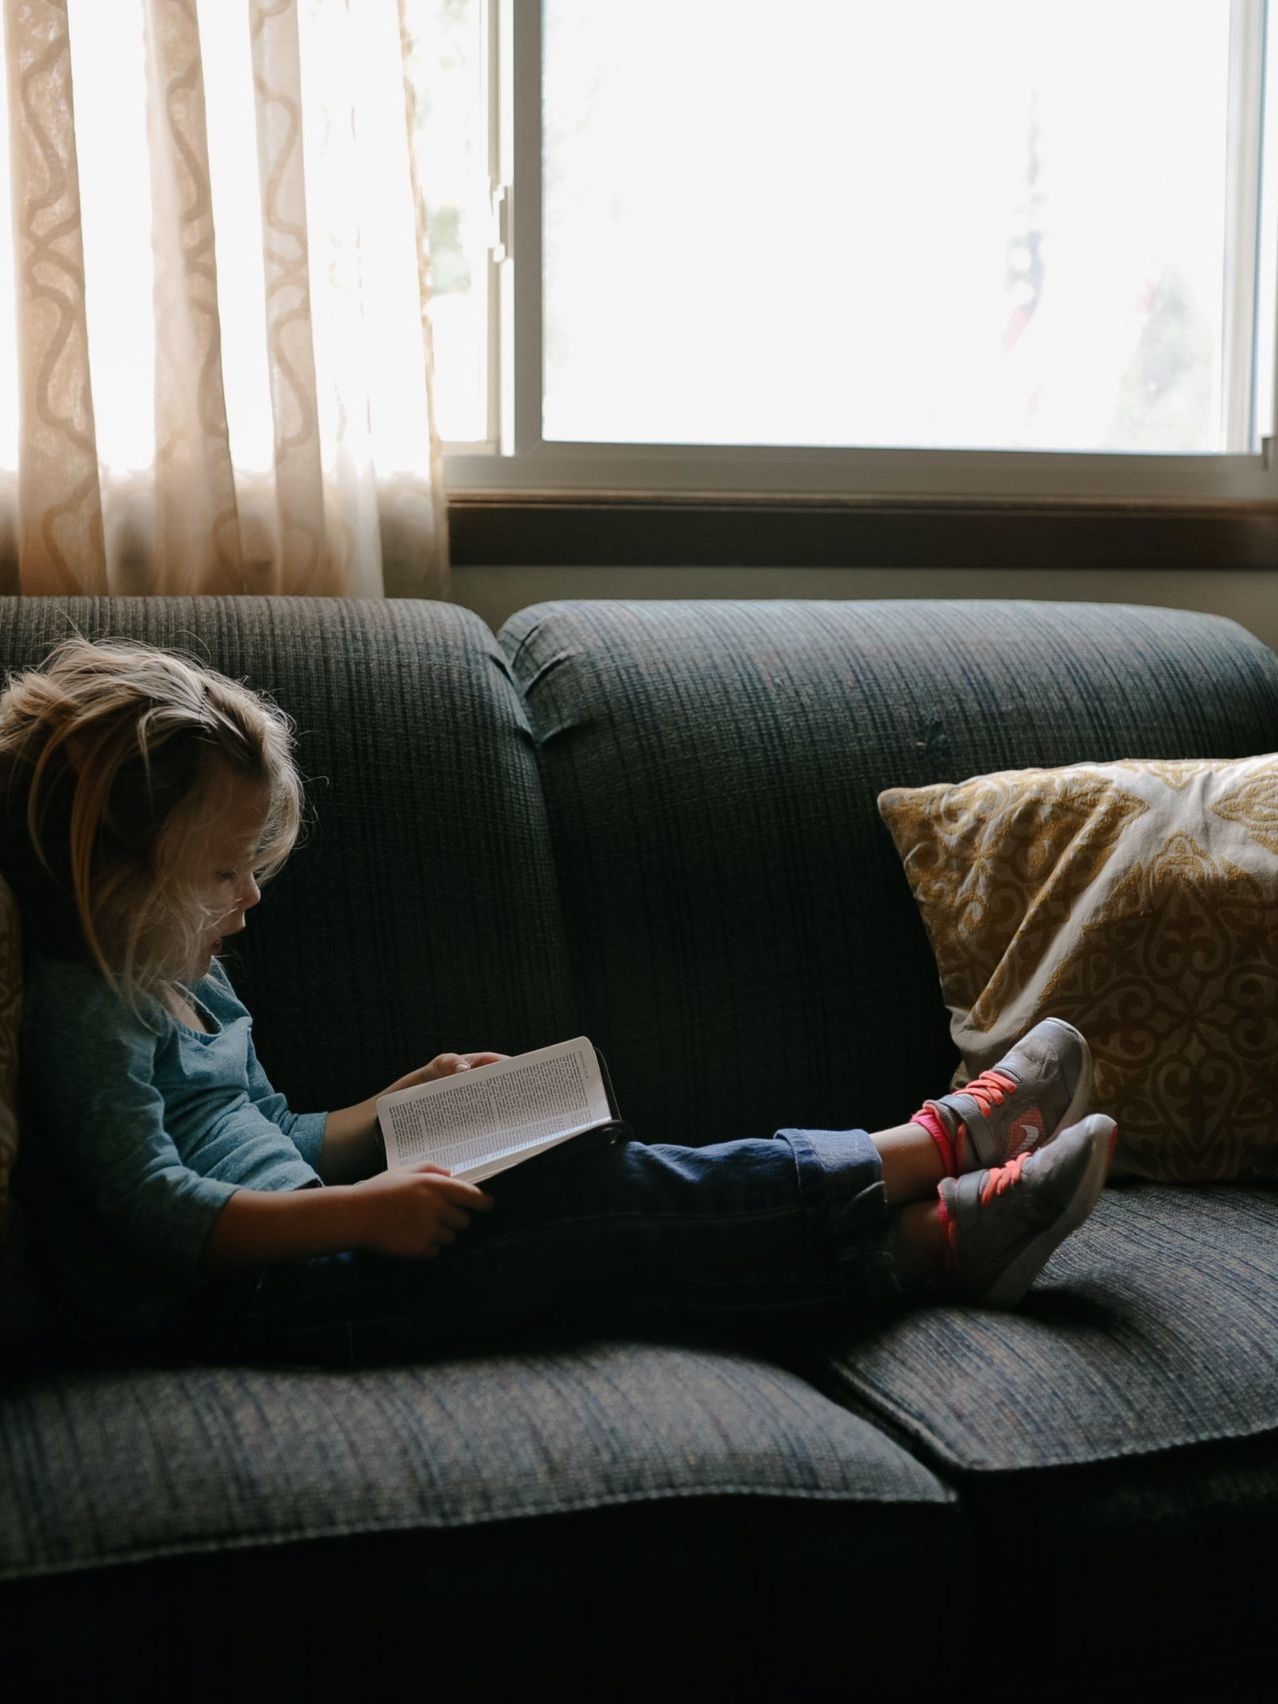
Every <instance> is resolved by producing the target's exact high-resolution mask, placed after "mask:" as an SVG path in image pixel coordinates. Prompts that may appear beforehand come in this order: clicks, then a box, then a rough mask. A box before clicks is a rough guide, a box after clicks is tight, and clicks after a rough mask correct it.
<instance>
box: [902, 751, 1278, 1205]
mask: <svg viewBox="0 0 1278 1704" xmlns="http://www.w3.org/2000/svg"><path fill="white" fill-rule="evenodd" d="M879 809H880V811H881V813H882V816H883V819H884V821H885V822H886V823H887V826H888V828H889V830H890V832H891V834H892V838H893V840H894V842H895V844H896V848H897V851H898V852H899V854H900V856H901V858H902V861H903V863H904V867H905V873H906V876H907V878H908V880H909V883H910V886H911V889H912V891H913V893H914V897H915V900H916V902H917V904H918V906H919V909H920V912H921V913H922V916H923V921H924V923H925V925H926V927H927V931H928V935H929V937H930V939H931V942H932V946H933V950H934V951H935V954H936V961H937V969H938V971H939V974H940V980H941V988H942V992H943V995H944V998H945V1002H946V1004H947V1006H948V1007H949V1009H950V1014H951V1030H952V1033H953V1036H954V1040H955V1043H956V1045H957V1046H958V1049H959V1052H960V1053H961V1055H962V1068H961V1070H960V1073H959V1078H960V1080H965V1079H966V1078H967V1077H968V1076H974V1075H975V1074H976V1073H977V1072H978V1071H983V1070H985V1069H986V1068H987V1067H988V1066H990V1065H992V1064H994V1063H995V1062H996V1061H997V1060H998V1058H999V1057H1000V1056H1001V1055H1002V1054H1003V1053H1004V1052H1006V1050H1007V1048H1008V1047H1009V1046H1010V1045H1011V1044H1012V1043H1013V1042H1014V1041H1015V1040H1017V1039H1018V1037H1020V1036H1021V1035H1023V1034H1024V1033H1025V1031H1026V1030H1027V1029H1029V1028H1030V1026H1031V1025H1032V1024H1034V1023H1036V1022H1037V1021H1038V1020H1039V1019H1040V1018H1041V1017H1046V1016H1048V1015H1049V1014H1054V1015H1056V1016H1058V1017H1062V1018H1065V1019H1067V1020H1068V1021H1069V1022H1070V1023H1072V1024H1075V1025H1077V1027H1078V1028H1079V1029H1080V1030H1082V1032H1083V1034H1084V1035H1085V1036H1086V1037H1087V1039H1088V1042H1089V1043H1090V1045H1091V1048H1092V1053H1093V1056H1094V1058H1095V1062H1096V1084H1095V1092H1094V1096H1093V1106H1094V1108H1095V1110H1098V1111H1104V1112H1108V1113H1110V1114H1111V1115H1112V1116H1113V1117H1114V1118H1115V1119H1116V1120H1117V1121H1118V1149H1117V1152H1116V1154H1115V1159H1114V1172H1115V1174H1116V1175H1119V1174H1123V1173H1126V1174H1127V1175H1130V1176H1142V1177H1155V1178H1164V1179H1168V1180H1175V1181H1178V1182H1190V1181H1205V1180H1209V1179H1211V1180H1218V1179H1226V1178H1278V757H1276V756H1264V757H1254V758H1243V759H1238V760H1229V761H1226V760H1220V761H1186V762H1159V763H1155V762H1137V761H1131V762H1124V763H1110V764H1077V765H1074V766H1073V767H1071V768H1066V769H1025V770H1009V771H1006V772H1004V773H1002V774H998V775H983V776H979V777H977V778H976V779H975V780H972V781H965V782H961V783H958V784H956V785H952V786H951V785H945V784H942V785H939V786H935V787H920V788H894V789H892V790H890V791H888V792H886V793H884V794H882V795H881V796H880V799H879Z"/></svg>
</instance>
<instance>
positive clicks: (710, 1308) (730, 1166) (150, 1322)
mask: <svg viewBox="0 0 1278 1704" xmlns="http://www.w3.org/2000/svg"><path fill="white" fill-rule="evenodd" d="M0 799H2V800H3V806H4V809H3V814H2V822H3V827H2V829H0V868H2V869H3V872H4V874H5V876H6V877H7V878H8V880H9V882H10V883H11V885H12V886H13V888H14V890H15V892H16V894H17V896H18V901H19V904H20V907H21V910H22V913H23V920H24V931H25V938H26V944H27V955H26V960H27V962H26V1006H25V1025H24V1054H23V1085H24V1097H25V1105H26V1111H27V1125H26V1131H25V1134H24V1141H23V1146H22V1149H21V1153H20V1161H19V1171H18V1177H17V1179H16V1187H17V1189H18V1192H19V1194H20V1196H21V1197H22V1199H23V1200H24V1202H25V1204H26V1206H27V1208H28V1210H29V1213H30V1215H31V1220H32V1225H33V1229H34V1232H35V1244H36V1248H37V1250H38V1253H39V1257H40V1260H41V1263H42V1266H43V1270H44V1273H45V1276H46V1278H47V1282H48V1286H49V1290H50V1294H51V1296H52V1298H53V1301H54V1305H55V1308H56V1310H57V1314H58V1316H59V1318H60V1320H61V1322H62V1324H63V1326H64V1327H65V1329H66V1330H67V1331H68V1332H69V1333H71V1334H74V1335H75V1336H77V1337H79V1338H81V1339H120V1338H153V1337H155V1336H156V1335H157V1334H160V1335H166V1336H169V1335H172V1334H174V1333H176V1334H177V1335H178V1337H179V1338H180V1339H181V1341H182V1343H183V1345H184V1346H185V1347H186V1348H188V1349H196V1350H201V1349H202V1350H203V1351H205V1352H212V1353H224V1354H234V1355H261V1356H269V1357H274V1358H279V1357H285V1358H328V1357H330V1356H332V1355H339V1356H365V1355H371V1354H385V1353H406V1352H407V1353H412V1352H418V1351H421V1350H423V1349H430V1348H433V1347H437V1346H439V1345H441V1344H444V1343H452V1342H455V1341H458V1340H470V1339H476V1338H479V1337H481V1336H482V1335H484V1334H485V1333H492V1332H496V1331H500V1330H504V1329H508V1328H509V1327H510V1326H512V1325H514V1324H516V1323H518V1322H519V1321H522V1320H524V1319H527V1318H529V1317H531V1316H533V1315H535V1314H537V1313H539V1312H541V1311H542V1310H544V1309H546V1308H549V1307H551V1306H552V1305H554V1304H556V1303H558V1302H561V1301H562V1302H569V1303H571V1304H572V1305H574V1306H580V1307H582V1308H584V1309H587V1310H589V1311H590V1312H592V1313H593V1314H595V1315H598V1314H600V1313H604V1314H613V1315H615V1316H618V1317H619V1316H621V1315H623V1314H624V1315H627V1316H633V1315H635V1314H636V1313H639V1314H645V1313H652V1312H654V1311H656V1310H660V1309H670V1308H674V1309H680V1310H686V1311H688V1312H690V1313H696V1314H699V1315H702V1316H706V1315H710V1316H714V1317H716V1318H720V1319H723V1318H739V1319H742V1320H767V1319H773V1320H775V1319H777V1318H779V1317H782V1316H785V1315H788V1314H792V1313H795V1312H797V1311H799V1310H803V1309H815V1308H822V1309H830V1308H832V1307H845V1308H856V1307H857V1306H858V1305H860V1306H865V1305H866V1304H867V1303H871V1302H874V1301H877V1300H880V1299H882V1298H884V1297H899V1296H901V1295H907V1294H918V1295H922V1296H927V1295H931V1296H951V1297H957V1298H966V1299H969V1300H972V1301H976V1302H983V1303H986V1304H994V1305H1012V1304H1015V1303H1016V1302H1017V1301H1019V1300H1020V1298H1021V1297H1022V1296H1023V1295H1024V1293H1025V1291H1026V1290H1027V1289H1028V1287H1029V1286H1030V1284H1031V1283H1032V1282H1033V1280H1034V1278H1035V1276H1036V1275H1037V1273H1038V1272H1039V1271H1040V1270H1041V1268H1042V1266H1043V1264H1044V1262H1045V1261H1046V1260H1047V1258H1048V1256H1049V1254H1050V1253H1051V1252H1052V1250H1053V1249H1054V1248H1055V1247H1056V1246H1057V1245H1058V1244H1059V1243H1060V1241H1061V1240H1062V1239H1063V1238H1064V1237H1065V1236H1066V1235H1067V1234H1068V1233H1069V1232H1070V1231H1071V1230H1073V1229H1074V1228H1075V1227H1076V1226H1077V1225H1079V1224H1081V1223H1082V1221H1083V1219H1084V1218H1085V1217H1086V1216H1087V1214H1088V1213H1089V1212H1090V1211H1091V1209H1092V1207H1093V1205H1094V1204H1095V1202H1096V1200H1097V1197H1098V1196H1099V1194H1100V1190H1101V1188H1102V1185H1103V1183H1104V1179H1105V1175H1106V1171H1107V1168H1108V1163H1109V1158H1110V1153H1111V1149H1112V1138H1113V1129H1114V1127H1113V1123H1112V1121H1111V1120H1109V1119H1107V1118H1105V1117H1103V1116H1100V1115H1093V1116H1090V1117H1081V1116H1080V1114H1081V1113H1082V1111H1083V1109H1085V1107H1086V1103H1087V1099H1088V1095H1089V1092H1090V1088H1091V1064H1090V1059H1089V1056H1088V1051H1087V1044H1086V1042H1085V1041H1084V1040H1083V1037H1082V1036H1081V1035H1079V1033H1078V1032H1077V1031H1076V1030H1074V1029H1072V1028H1071V1027H1070V1026H1069V1025H1067V1024H1064V1023H1062V1022H1059V1021H1058V1020H1055V1019H1048V1020H1047V1021H1046V1022H1045V1023H1042V1024H1040V1025H1038V1026H1037V1028H1036V1029H1034V1030H1032V1031H1031V1032H1030V1033H1029V1035H1028V1036H1026V1037H1025V1038H1024V1039H1023V1041H1022V1042H1021V1043H1020V1044H1019V1045H1018V1046H1017V1047H1016V1048H1014V1049H1013V1051H1012V1052H1011V1053H1010V1054H1009V1055H1008V1056H1007V1057H1006V1058H1005V1059H1004V1060H1003V1061H1002V1062H1001V1063H1000V1064H999V1065H998V1066H997V1067H996V1068H995V1069H994V1070H992V1071H988V1072H986V1073H984V1074H983V1075H982V1076H980V1077H978V1078H977V1079H976V1080H975V1081H974V1082H972V1083H970V1084H969V1085H968V1086H967V1088H966V1089H964V1090H963V1091H962V1092H961V1093H957V1094H950V1095H942V1096H940V1097H939V1098H938V1099H936V1100H931V1101H927V1102H925V1104H924V1105H923V1106H922V1107H921V1108H920V1109H919V1110H918V1111H917V1112H916V1113H915V1114H914V1115H913V1116H912V1117H911V1118H910V1120H909V1121H908V1122H906V1123H904V1124H902V1125H900V1126H898V1127H897V1128H895V1129H892V1130H888V1131H880V1132H877V1133H875V1134H873V1135H869V1134H867V1133H866V1132H865V1131H862V1130H857V1129H848V1130H838V1131H828V1130H798V1129H794V1130H781V1131H778V1132H776V1133H775V1135H773V1136H772V1137H770V1138H768V1139H767V1140H754V1139H746V1140H742V1141H736V1142H727V1143H721V1144H717V1145H715V1146H710V1147H704V1148H687V1147H677V1146H673V1145H670V1144H663V1143H646V1142H641V1141H629V1142H624V1143H620V1144H617V1145H614V1146H611V1147H604V1148H597V1149H592V1150H588V1151H580V1150H579V1151H575V1152H574V1151H573V1150H572V1149H571V1148H570V1149H567V1150H564V1151H562V1152H561V1153H558V1154H551V1155H547V1156H543V1157H542V1158H540V1159H536V1160H532V1161H529V1162H526V1163H525V1164H524V1165H521V1166H517V1167H514V1168H512V1169H511V1170H509V1171H507V1172H505V1173H503V1174H502V1175H500V1176H499V1177H497V1178H495V1179H492V1180H490V1181H489V1183H488V1186H487V1188H485V1189H480V1188H477V1187H476V1186H475V1185H473V1184H470V1183H467V1182H464V1181H462V1180H461V1179H459V1178H455V1177H453V1176H451V1175H450V1174H449V1173H448V1172H447V1171H445V1170H443V1169H441V1168H440V1167H438V1166H434V1165H429V1164H420V1165H415V1166H411V1167H409V1168H407V1169H403V1170H395V1171H387V1170H386V1169H385V1165H384V1160H383V1157H382V1152H381V1146H380V1142H379V1139H378V1136H377V1121H376V1116H375V1110H374V1101H375V1099H376V1096H375V1095H374V1096H370V1097H369V1099H368V1100H365V1101H361V1102H360V1103H359V1104H358V1105H357V1106H350V1107H343V1108H341V1109H339V1110H337V1111H333V1112H328V1113H323V1112H312V1113H299V1112H294V1111H292V1110H291V1109H290V1108H289V1107H288V1105H287V1104H286V1102H285V1100H284V1098H283V1097H282V1096H281V1095H279V1094H277V1093H276V1092H275V1091H274V1090H273V1089H272V1087H271V1085H270V1083H269V1082H268V1080H267V1078H266V1075H265V1073H264V1072H263V1070H262V1067H261V1065H260V1064H259V1063H258V1060H257V1056H256V1054H255V1052H254V1048H253V1041H252V1034H251V1023H250V1018H249V1015H248V1013H247V1011H246V1010H245V1008H244V1007H243V1005H241V1003H240V1001H239V1000H238V999H237V998H236V996H235V994H234V992H233V990H232V988H231V985H230V982H229V981H228V979H227V977H226V973H225V971H224V970H223V969H222V967H221V965H220V963H219V961H218V954H219V952H220V950H221V948H222V946H223V943H224V942H226V941H227V940H228V939H229V938H230V937H232V936H234V935H237V934H239V933H240V932H241V931H242V930H243V929H244V928H246V927H247V924H248V918H249V913H250V912H251V911H252V908H253V907H254V906H255V905H256V904H257V903H258V901H259V899H260V898H261V884H262V883H264V882H265V881H266V880H267V878H268V877H269V876H271V875H273V874H274V873H275V872H276V871H277V870H278V869H279V868H280V867H281V865H282V864H283V863H284V861H285V859H286V857H287V856H288V854H289V851H290V850H291V848H292V846H293V843H294V841H295V839H296V837H297V833H298V826H299V821H300V816H301V787H300V784H299V779H298V775H297V771H296V769H295V768H294V765H293V760H292V756H291V740H290V732H289V725H288V722H287V720H286V718H285V717H284V716H283V715H282V714H281V713H280V712H279V711H278V710H277V709H276V708H275V707H274V706H273V705H271V704H270V703H269V702H268V701H266V700H265V699H263V698H261V697H260V696H258V695H257V694H255V693H253V692H251V691H249V690H248V689H247V688H245V687H243V686H240V685H237V684H236V683H234V682H232V681H230V680H228V679H226V678H224V677H223V676H221V675H219V674H216V673H214V672H212V671H211V670H209V669H206V668H203V667H200V666H197V665H196V664H194V663H192V662H189V661H186V660H184V659H183V658H181V657H178V656H175V655H171V654H169V653H166V652H162V651H158V650H154V649H151V648H149V647H146V646H142V645H137V644H126V643H115V642H106V643H101V644H90V643H88V642H87V641H84V640H80V639H73V640H69V641H67V642H66V643H65V644H63V645H61V646H60V647H59V648H58V649H57V650H56V651H55V652H54V654H53V655H52V656H51V657H50V658H49V659H48V661H47V662H46V663H45V664H44V666H43V667H42V668H40V669H36V670H32V671H30V672H28V673H25V674H22V675H20V676H18V677H16V678H14V679H12V680H11V682H10V684H9V687H8V690H7V691H6V692H5V693H4V694H3V696H2V697H0ZM501 1057H502V1055H499V1054H496V1053H443V1054H440V1055H439V1056H438V1057H437V1058H435V1059H433V1060H431V1062H430V1063H429V1064H428V1065H424V1066H422V1067H421V1068H420V1069H418V1070H415V1071H412V1072H410V1073H409V1074H408V1075H407V1076H405V1077H401V1078H400V1079H399V1081H398V1082H397V1083H395V1084H391V1085H390V1087H392V1088H400V1087H404V1086H406V1085H408V1084H410V1083H417V1082H424V1081H427V1080H430V1079H432V1078H436V1077H440V1076H443V1075H447V1074H449V1073H452V1072H457V1071H465V1070H470V1069H474V1068H475V1067H478V1066H482V1065H485V1064H488V1063H491V1062H493V1061H495V1060H497V1059H499V1058H501Z"/></svg>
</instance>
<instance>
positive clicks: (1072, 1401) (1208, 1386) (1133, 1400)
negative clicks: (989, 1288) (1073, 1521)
mask: <svg viewBox="0 0 1278 1704" xmlns="http://www.w3.org/2000/svg"><path fill="white" fill-rule="evenodd" d="M818 1335H819V1336H820V1338H821V1341H822V1350H823V1365H822V1385H823V1388H827V1389H830V1390H839V1389H841V1390H842V1391H844V1392H845V1393H846V1395H847V1397H848V1399H849V1400H850V1401H852V1402H854V1403H855V1404H856V1405H857V1407H858V1409H860V1410H861V1411H862V1412H864V1411H865V1409H866V1407H867V1406H868V1408H869V1409H870V1410H871V1411H872V1412H873V1413H875V1414H877V1415H879V1416H881V1417H883V1418H886V1419H888V1420H889V1421H890V1422H891V1423H892V1425H893V1427H894V1428H898V1429H899V1434H900V1435H904V1436H905V1437H906V1438H908V1439H909V1440H910V1441H911V1442H912V1443H913V1445H914V1446H915V1447H916V1448H917V1449H918V1450H919V1451H920V1452H921V1453H922V1454H923V1455H924V1456H925V1457H927V1458H931V1459H935V1460H938V1461H940V1462H942V1463H943V1464H945V1467H946V1468H947V1469H958V1470H960V1471H962V1472H965V1473H981V1474H989V1473H1015V1472H1020V1471H1022V1470H1025V1469H1029V1468H1034V1469H1040V1468H1049V1467H1065V1466H1081V1465H1085V1464H1100V1463H1110V1462H1115V1461H1122V1460H1126V1459H1128V1458H1134V1457H1144V1456H1149V1455H1153V1454H1155V1453H1164V1454H1165V1453H1166V1452H1168V1451H1172V1450H1177V1449H1184V1448H1188V1447H1190V1446H1197V1445H1203V1444H1210V1443H1219V1442H1222V1441H1224V1440H1231V1439H1234V1440H1236V1439H1246V1438H1263V1437H1268V1438H1269V1439H1270V1442H1271V1446H1272V1440H1273V1437H1274V1434H1275V1433H1278V1190H1274V1189H1270V1188H1265V1187H1261V1186H1254V1187H1250V1188H1246V1187H1243V1186H1240V1185H1226V1184H1215V1185H1203V1186H1200V1187H1197V1188H1194V1189H1192V1190H1191V1189H1182V1188H1176V1187H1173V1186H1170V1185H1165V1184H1158V1183H1141V1182H1133V1183H1128V1184H1123V1185H1111V1186H1110V1187H1109V1188H1107V1189H1106V1190H1105V1192H1104V1194H1103V1195H1102V1197H1101V1200H1100V1202H1099V1203H1098V1204H1097V1206H1096V1209H1095V1211H1094V1212H1093V1213H1092V1215H1091V1217H1090V1218H1089V1219H1088V1220H1087V1221H1086V1223H1085V1224H1083V1225H1082V1226H1081V1228H1080V1229H1079V1230H1078V1231H1077V1232H1075V1234H1074V1235H1073V1236H1072V1237H1070V1238H1068V1239H1067V1240H1066V1241H1065V1242H1064V1243H1062V1245H1061V1246H1060V1248H1059V1249H1057V1251H1056V1252H1055V1254H1053V1256H1052V1258H1051V1259H1050V1260H1049V1261H1048V1263H1047V1266H1046V1267H1045V1268H1044V1271H1043V1273H1042V1274H1041V1276H1040V1277H1039V1279H1038V1280H1037V1282H1036V1283H1035V1285H1034V1288H1033V1289H1032V1290H1031V1291H1030V1293H1029V1295H1028V1296H1027V1297H1026V1299H1025V1301H1024V1302H1023V1303H1022V1304H1021V1305H1020V1307H1019V1308H1017V1309H1016V1310H1014V1311H1011V1312H1000V1311H997V1310H983V1309H975V1308H958V1307H948V1306H931V1307H924V1308H920V1309H917V1310H915V1311H913V1312H910V1313H907V1314H901V1315H898V1316H897V1317H895V1318H893V1319H891V1320H890V1321H888V1322H886V1323H885V1324H884V1325H882V1327H881V1328H876V1329H875V1330H874V1331H872V1332H869V1333H865V1334H862V1333H859V1332H858V1333H855V1334H853V1333H850V1332H842V1333H840V1332H839V1331H838V1330H835V1331H833V1332H831V1333H830V1335H829V1336H828V1338H827V1337H825V1335H824V1333H821V1334H818Z"/></svg>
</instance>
